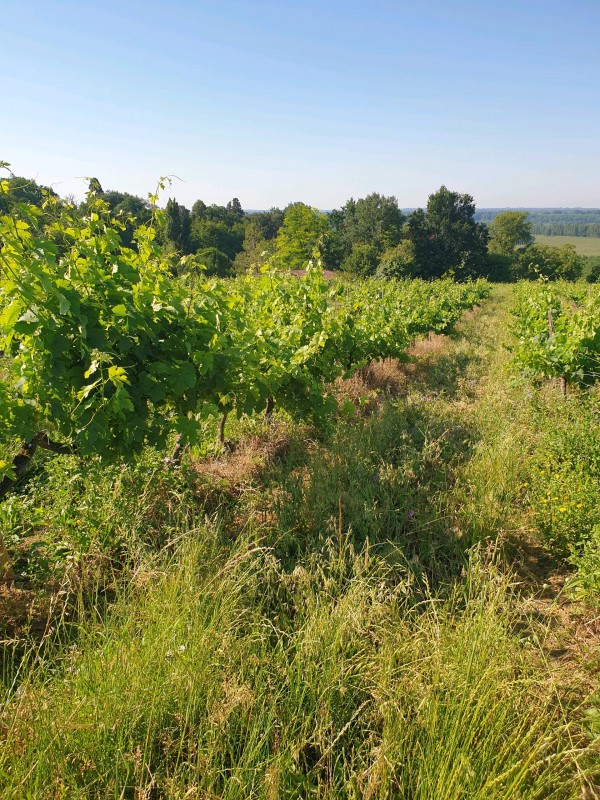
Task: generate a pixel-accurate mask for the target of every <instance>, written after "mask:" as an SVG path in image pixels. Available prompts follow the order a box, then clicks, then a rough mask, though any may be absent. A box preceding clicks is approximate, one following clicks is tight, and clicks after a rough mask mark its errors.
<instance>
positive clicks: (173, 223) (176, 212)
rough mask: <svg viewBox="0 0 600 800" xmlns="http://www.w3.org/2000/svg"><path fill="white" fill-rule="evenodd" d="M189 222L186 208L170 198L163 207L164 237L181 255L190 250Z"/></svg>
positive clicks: (188, 213)
mask: <svg viewBox="0 0 600 800" xmlns="http://www.w3.org/2000/svg"><path fill="white" fill-rule="evenodd" d="M190 224H191V223H190V212H189V211H188V209H187V208H186V207H185V206H182V205H180V204H179V203H178V202H177V200H174V199H173V198H170V199H169V200H168V201H167V205H166V208H165V229H164V239H165V241H166V242H170V243H171V244H172V246H173V247H174V249H175V250H176V252H178V253H180V254H181V255H185V254H186V253H189V252H190Z"/></svg>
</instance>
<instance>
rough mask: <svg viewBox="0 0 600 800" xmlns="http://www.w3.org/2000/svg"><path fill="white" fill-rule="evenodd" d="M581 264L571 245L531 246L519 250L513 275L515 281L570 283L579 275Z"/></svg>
mask: <svg viewBox="0 0 600 800" xmlns="http://www.w3.org/2000/svg"><path fill="white" fill-rule="evenodd" d="M582 268H583V263H582V261H581V258H580V257H579V256H578V255H577V252H576V251H575V248H574V247H573V245H570V244H566V245H564V246H563V247H550V246H549V245H546V244H531V245H529V246H528V247H525V248H524V249H523V250H521V251H520V252H519V253H518V255H517V257H516V258H515V261H514V263H513V268H512V271H513V275H514V277H515V278H517V279H524V280H535V279H536V278H539V277H542V278H547V279H548V280H567V281H572V280H575V279H576V278H578V277H579V276H580V275H581V271H582Z"/></svg>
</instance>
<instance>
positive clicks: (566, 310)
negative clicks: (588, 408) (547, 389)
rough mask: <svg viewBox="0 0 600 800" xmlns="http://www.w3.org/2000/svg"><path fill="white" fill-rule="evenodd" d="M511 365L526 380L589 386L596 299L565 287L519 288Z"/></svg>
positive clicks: (593, 371) (597, 322)
mask: <svg viewBox="0 0 600 800" xmlns="http://www.w3.org/2000/svg"><path fill="white" fill-rule="evenodd" d="M514 314H515V324H514V333H515V336H516V339H517V342H516V345H515V347H514V359H515V363H516V365H517V366H518V367H519V368H520V369H522V370H523V371H524V372H525V374H526V375H529V376H533V377H541V378H562V379H563V380H564V381H565V382H566V383H590V382H593V381H595V380H596V379H597V378H598V377H599V376H600V369H599V366H600V359H599V354H600V295H599V294H598V292H597V291H595V290H592V289H591V288H590V289H589V290H588V289H587V287H586V285H585V284H581V288H580V289H576V288H575V287H573V286H571V285H569V284H557V285H552V284H545V283H542V282H540V283H538V284H531V283H523V284H521V285H520V290H519V293H518V295H517V305H516V308H515V311H514Z"/></svg>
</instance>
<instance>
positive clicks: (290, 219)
mask: <svg viewBox="0 0 600 800" xmlns="http://www.w3.org/2000/svg"><path fill="white" fill-rule="evenodd" d="M328 229H329V224H328V222H327V217H326V216H325V214H322V213H321V212H320V211H318V210H317V209H316V208H311V207H310V206H307V205H305V204H304V203H292V204H291V205H289V206H288V207H287V208H286V210H285V216H284V219H283V225H282V226H281V228H280V230H279V233H278V234H277V239H276V243H275V255H274V258H273V261H274V263H275V265H276V266H277V267H279V268H280V269H290V270H291V269H302V268H304V267H305V266H306V264H307V262H308V261H309V260H310V258H311V256H312V253H313V249H314V248H315V247H316V246H317V245H318V244H319V241H320V240H321V237H323V236H324V235H325V234H326V233H327V231H328Z"/></svg>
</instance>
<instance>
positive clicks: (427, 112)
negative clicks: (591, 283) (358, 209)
mask: <svg viewBox="0 0 600 800" xmlns="http://www.w3.org/2000/svg"><path fill="white" fill-rule="evenodd" d="M0 24H1V39H0V41H1V48H0V93H1V94H0V97H1V101H0V159H4V160H6V161H10V162H11V163H12V165H13V170H14V172H15V173H16V174H22V175H26V176H28V177H31V176H35V177H37V179H38V180H39V181H40V182H43V183H52V184H53V185H55V188H56V190H57V191H58V192H59V193H60V194H63V195H65V194H69V193H75V194H76V195H81V193H82V191H83V190H84V189H85V184H84V182H83V180H82V177H83V176H90V175H95V176H97V177H98V178H99V179H100V181H101V183H102V185H103V186H104V188H105V189H109V188H111V189H120V190H123V191H129V192H132V193H135V194H141V195H143V196H145V195H146V194H147V192H148V191H149V190H151V189H153V188H154V186H155V184H156V179H157V178H158V177H159V176H161V175H167V174H171V175H177V176H178V177H179V178H180V179H181V182H180V181H178V180H175V182H174V184H173V187H172V189H171V192H170V193H171V194H172V195H175V196H176V197H177V198H178V200H180V202H184V203H185V204H186V205H188V206H191V204H192V203H193V202H194V200H196V199H197V198H202V199H203V200H205V201H206V202H209V203H210V202H218V203H221V202H225V201H227V200H229V199H230V198H231V197H233V196H237V197H239V199H240V200H241V202H242V205H243V206H244V207H245V208H268V207H270V206H273V205H279V206H285V205H286V204H287V203H288V202H291V201H295V200H303V201H304V202H307V203H310V204H311V205H315V206H318V207H320V208H333V207H337V206H340V205H341V204H343V203H344V202H345V201H346V199H348V198H349V197H350V196H354V197H361V196H364V195H365V194H367V193H368V192H371V191H378V192H381V193H385V194H395V195H396V196H397V198H398V200H399V203H400V205H401V206H403V207H410V206H419V205H423V204H424V203H426V201H427V196H428V194H430V193H431V192H433V191H435V190H436V189H437V188H438V187H439V186H440V185H441V184H442V183H444V184H446V185H447V186H448V187H449V188H451V189H454V190H458V191H467V192H469V193H471V194H472V195H473V196H474V197H475V201H476V203H477V205H478V206H479V207H486V206H487V207H489V206H575V205H580V206H595V207H598V206H600V0H543V1H542V0H503V1H502V2H492V0H422V1H421V2H416V0H410V1H409V0H396V2H393V0H360V1H359V0H345V1H344V2H339V1H338V0H333V1H332V0H321V2H315V0H302V2H290V1H289V0H277V1H269V2H253V0H211V2H208V1H206V0H196V1H195V2H194V1H193V0H174V2H169V3H167V2H165V1H164V0H163V1H160V2H159V1H158V0H154V1H153V0H145V1H144V2H139V1H138V0H121V2H115V1H114V0H104V1H103V2H97V1H95V2H91V1H90V0H77V2H73V1H72V0H65V1H64V2H61V1H60V0H43V1H42V0H29V2H24V0H4V2H3V3H2V15H1V23H0Z"/></svg>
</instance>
